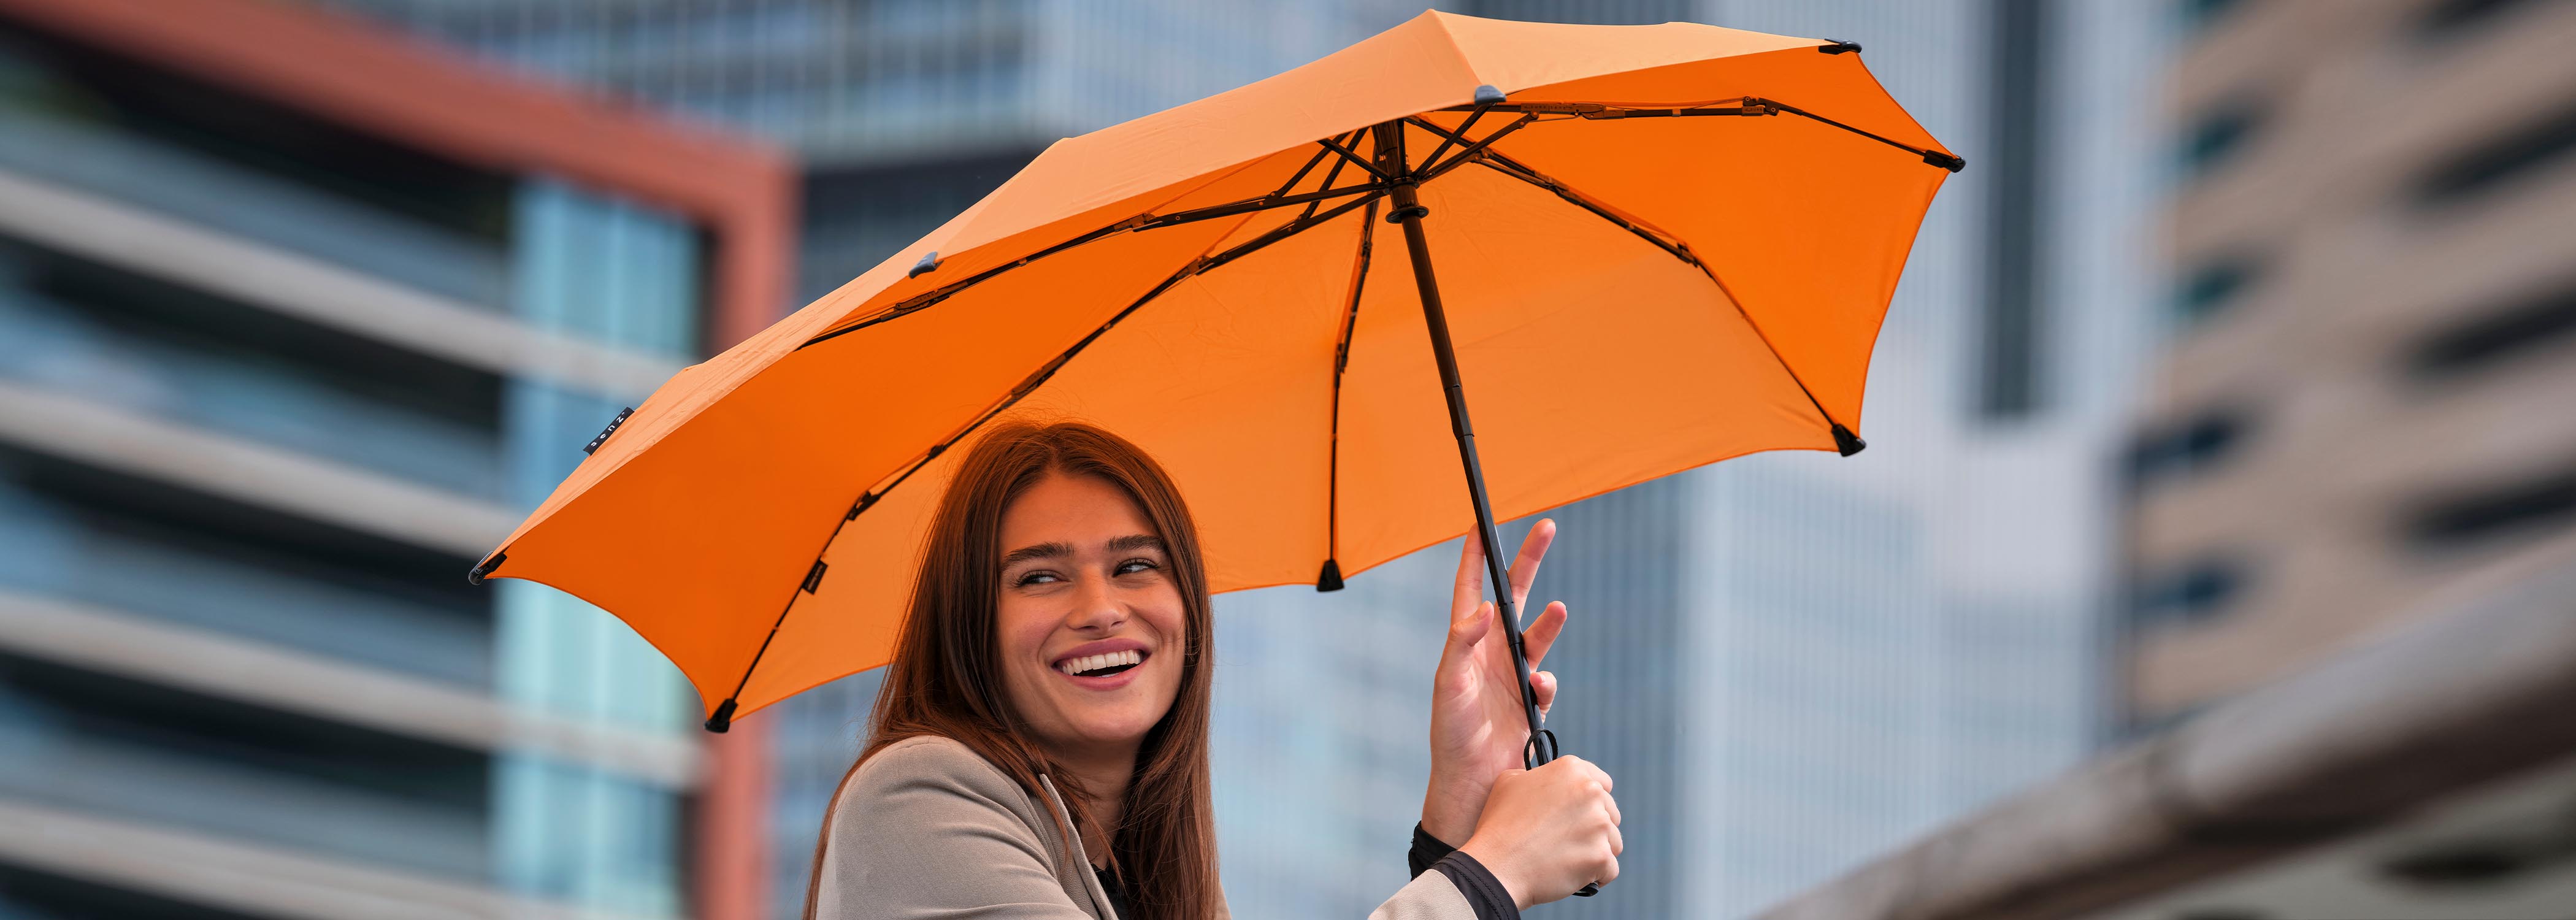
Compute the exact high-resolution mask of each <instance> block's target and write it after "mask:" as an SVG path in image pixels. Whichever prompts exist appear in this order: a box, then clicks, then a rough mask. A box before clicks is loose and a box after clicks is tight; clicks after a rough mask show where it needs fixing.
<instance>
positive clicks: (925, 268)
mask: <svg viewBox="0 0 2576 920" xmlns="http://www.w3.org/2000/svg"><path fill="white" fill-rule="evenodd" d="M938 269H939V253H938V252H937V251H935V250H934V251H931V252H925V253H922V254H921V261H919V262H915V263H912V270H911V271H908V272H905V273H904V274H903V276H904V277H906V278H919V277H921V276H923V275H927V274H930V273H931V272H933V271H937V270H938Z"/></svg>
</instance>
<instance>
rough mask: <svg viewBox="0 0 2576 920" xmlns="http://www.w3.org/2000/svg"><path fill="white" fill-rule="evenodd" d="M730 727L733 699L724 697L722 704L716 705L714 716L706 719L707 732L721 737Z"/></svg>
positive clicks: (731, 725)
mask: <svg viewBox="0 0 2576 920" xmlns="http://www.w3.org/2000/svg"><path fill="white" fill-rule="evenodd" d="M732 727H733V698H732V697H726V698H725V701H724V702H722V703H717V704H716V714H715V715H711V716H708V717H707V730H708V731H711V732H714V733H716V734H719V735H721V734H724V733H725V730H726V729H729V728H732Z"/></svg>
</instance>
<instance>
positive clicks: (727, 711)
mask: <svg viewBox="0 0 2576 920" xmlns="http://www.w3.org/2000/svg"><path fill="white" fill-rule="evenodd" d="M1385 195H1386V192H1385V191H1384V190H1379V191H1375V192H1372V193H1370V194H1368V195H1364V196H1362V197H1360V198H1358V199H1356V200H1352V201H1346V202H1343V203H1341V204H1339V205H1336V206H1334V207H1333V208H1332V209H1330V210H1327V211H1324V212H1322V213H1320V214H1316V215H1315V216H1313V217H1308V218H1300V219H1298V220H1294V221H1290V222H1288V223H1285V224H1281V225H1279V226H1277V227H1274V228H1271V229H1270V230H1269V231H1268V232H1266V233H1263V234H1262V235H1260V236H1257V237H1253V238H1252V239H1249V240H1246V241H1244V242H1242V243H1240V244H1237V245H1236V246H1235V247H1234V248H1231V249H1227V250H1225V251H1224V252H1220V253H1217V254H1215V255H1202V256H1200V257H1198V258H1196V259H1193V260H1191V261H1190V263H1189V264H1187V265H1184V266H1181V268H1180V270H1179V271H1176V272H1173V273H1172V275H1171V277H1168V278H1165V279H1163V281H1162V283H1160V284H1156V285H1154V287H1153V288H1152V289H1151V290H1148V291H1146V292H1145V293H1144V295H1143V296H1140V297H1138V298H1136V300H1135V301H1134V302H1132V303H1129V304H1128V305H1127V306H1126V308H1125V309H1122V310H1119V311H1118V312H1117V313H1116V314H1115V315H1112V316H1110V317H1109V319H1107V320H1106V321H1103V322H1102V323H1101V324H1100V325H1099V326H1098V327H1097V328H1094V329H1092V330H1091V334H1089V335H1085V336H1083V337H1082V339H1081V340H1080V341H1077V342H1075V343H1073V345H1072V347H1069V348H1066V349H1065V350H1064V352H1063V353H1061V354H1058V355H1056V356H1055V358H1054V359H1053V360H1050V361H1048V362H1047V363H1046V364H1045V365H1043V366H1041V367H1039V368H1038V369H1037V370H1035V371H1032V372H1030V374H1029V375H1028V376H1027V377H1025V378H1022V379H1021V380H1020V382H1019V384H1018V385H1016V386H1013V387H1011V391H1010V392H1009V393H1007V394H1004V395H1003V397H1002V398H1001V399H1000V400H998V401H996V402H995V403H994V404H993V406H992V407H991V408H989V409H986V410H984V413H983V414H982V415H978V416H976V417H975V419H974V420H973V421H970V422H967V423H966V425H965V426H964V427H962V428H959V429H957V431H956V432H954V433H952V434H950V435H949V436H948V437H947V438H946V439H943V440H941V441H940V442H939V443H937V444H933V445H931V446H930V449H929V450H926V451H923V452H922V454H921V456H920V457H918V458H916V459H914V460H913V462H912V465H911V466H909V467H906V468H905V469H904V471H903V472H902V473H901V474H899V475H897V476H895V477H894V480H893V481H891V482H888V483H886V484H885V486H884V487H883V488H876V489H869V490H867V491H865V492H861V493H859V498H858V500H857V501H855V502H852V503H851V504H850V510H849V512H848V513H846V514H843V515H841V521H840V523H838V524H834V525H832V534H831V536H828V537H825V538H824V540H823V546H822V548H821V549H818V550H816V551H815V552H814V562H815V564H817V565H820V564H821V563H822V561H823V557H824V556H826V555H830V554H831V552H832V543H833V542H834V541H837V540H839V539H840V538H841V530H842V528H845V527H848V526H849V524H850V522H851V521H854V520H857V519H858V517H859V513H860V512H863V511H866V510H868V508H869V507H870V506H872V505H875V504H876V503H877V501H878V500H879V499H882V498H884V497H885V496H886V493H887V492H890V491H893V489H894V487H896V486H899V485H902V484H903V482H904V480H907V479H911V478H912V474H914V473H917V472H920V471H921V469H922V468H923V467H926V466H929V465H930V461H932V460H936V459H938V458H939V455H940V454H943V453H946V452H947V451H948V448H950V447H952V446H954V445H956V443H957V442H958V441H961V440H964V439H965V437H966V436H967V435H969V434H973V433H974V432H975V430H976V429H978V428H982V427H983V426H984V423H985V422H989V421H992V420H993V418H994V417H995V416H998V415H1000V414H1002V413H1003V412H1004V411H1007V410H1009V409H1010V408H1011V407H1012V406H1014V405H1018V404H1019V401H1020V400H1022V399H1025V398H1027V397H1028V395H1029V394H1030V393H1034V392H1037V389H1038V387H1041V386H1044V385H1046V382H1047V380H1048V379H1050V378H1053V377H1054V376H1055V372H1056V371H1058V370H1060V369H1062V368H1063V367H1064V365H1065V363H1066V362H1069V361H1072V360H1073V357H1074V356H1075V355H1078V354H1081V353H1082V351H1083V349H1085V348H1089V347H1090V346H1091V343H1092V342H1094V341H1097V340H1099V338H1100V337H1101V336H1102V335H1104V334H1107V333H1108V332H1109V330H1110V328H1111V327H1114V326H1116V325H1118V322H1119V321H1120V320H1124V319H1126V318H1127V317H1128V315H1129V314H1132V313H1134V312H1136V311H1137V310H1138V309H1140V308H1142V307H1144V306H1145V305H1146V304H1148V303H1152V302H1153V301H1154V299H1155V298H1157V297H1161V296H1163V294H1164V292H1166V291H1169V290H1171V289H1172V287H1173V286H1174V285H1177V284H1180V283H1181V282H1183V281H1187V280H1189V279H1190V278H1192V277H1195V276H1198V275H1200V274H1204V273H1206V272H1208V271H1211V270H1214V269H1216V268H1217V267H1219V266H1222V265H1225V264H1226V263H1229V262H1232V261H1234V260H1236V259H1240V258H1242V257H1244V256H1248V255H1251V254H1253V253H1255V252H1259V251H1261V250H1262V249H1263V248H1266V247H1268V246H1269V245H1270V244H1272V243H1276V242H1279V241H1280V240H1284V239H1287V238H1289V237H1292V236H1296V235H1297V234H1299V233H1303V232H1305V231H1307V230H1309V229H1311V228H1314V227H1316V226H1319V225H1322V224H1324V223H1327V222H1330V221H1331V220H1332V219H1333V218H1336V217H1340V216H1342V215H1344V214H1348V213H1350V212H1351V211H1352V210H1353V209H1355V208H1358V207H1360V206H1361V205H1367V204H1374V203H1375V202H1376V201H1377V200H1378V199H1379V198H1381V197H1384V196H1385ZM1246 219H1247V220H1249V219H1250V218H1246ZM1221 239H1222V238H1220V240H1221ZM812 571H813V568H812V567H810V566H809V567H808V568H807V572H809V573H811V572H812ZM811 579H812V576H811V575H810V574H809V575H808V576H807V579H806V581H804V582H800V583H799V585H798V586H797V588H796V589H795V590H793V591H790V592H788V595H787V606H785V607H783V608H781V609H780V610H779V611H778V619H777V620H776V621H774V622H772V623H770V624H769V635H767V636H766V637H763V638H762V639H761V640H760V649H759V650H758V651H755V652H753V653H752V655H751V663H750V664H748V665H745V666H744V667H743V669H742V678H741V679H740V680H737V681H735V682H734V686H733V692H732V693H730V694H727V695H726V696H725V698H724V702H722V703H720V704H718V705H717V706H716V714H715V715H713V716H710V717H708V719H707V726H706V727H707V730H709V731H719V732H720V731H723V730H725V727H726V726H728V725H730V724H731V722H732V718H733V713H734V709H735V707H736V705H738V703H739V701H740V700H741V698H742V690H743V688H744V687H748V686H750V685H751V675H752V672H754V671H756V670H759V668H760V660H761V658H763V657H765V656H767V655H768V654H769V644H770V642H771V641H773V640H775V639H777V638H778V630H779V628H780V627H782V626H785V625H787V615H788V614H789V613H791V612H793V611H795V609H796V597H797V595H799V594H802V593H805V588H804V585H805V584H809V583H811Z"/></svg>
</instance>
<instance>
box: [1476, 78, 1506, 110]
mask: <svg viewBox="0 0 2576 920" xmlns="http://www.w3.org/2000/svg"><path fill="white" fill-rule="evenodd" d="M1502 102H1503V91H1502V90H1499V89H1495V88H1494V85H1493V84H1491V83H1487V84H1485V85H1483V86H1479V87H1476V104H1477V105H1501V104H1502Z"/></svg>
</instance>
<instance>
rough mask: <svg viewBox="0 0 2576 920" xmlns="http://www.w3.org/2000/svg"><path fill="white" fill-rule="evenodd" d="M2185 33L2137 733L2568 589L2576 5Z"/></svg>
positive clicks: (2230, 19)
mask: <svg viewBox="0 0 2576 920" xmlns="http://www.w3.org/2000/svg"><path fill="white" fill-rule="evenodd" d="M2188 8H2189V9H2190V10H2191V12H2192V17H2193V18H2192V21H2191V22H2190V23H2188V24H2187V28H2189V29H2190V30H2191V32H2190V35H2189V37H2188V39H2187V46H2186V47H2185V48H2184V49H2183V51H2182V54H2181V55H2180V57H2179V58H2178V59H2177V60H2176V61H2175V63H2174V65H2173V72H2172V83H2171V92H2172V94H2173V95H2172V98H2171V100H2170V110H2169V111H2170V117H2171V118H2172V124H2171V128H2170V130H2171V136H2172V138H2173V140H2172V149H2173V150H2174V153H2173V157H2174V165H2173V167H2172V171H2173V172H2174V173H2176V175H2175V176H2174V178H2173V189H2172V193H2171V202H2170V206H2169V212H2168V213H2169V218H2168V219H2169V220H2170V223H2171V227H2170V233H2171V244H2170V246H2171V250H2172V252H2171V257H2172V259H2173V273H2174V277H2175V278H2177V279H2178V281H2177V284H2176V290H2175V293H2174V295H2173V299H2172V301H2171V308H2170V319H2169V320H2168V321H2167V323H2166V326H2167V327H2168V330H2169V331H2168V332H2167V335H2168V336H2169V339H2170V344H2169V347H2168V351H2167V353H2166V354H2165V356H2164V357H2163V359H2162V362H2161V363H2162V366H2161V368H2160V372H2159V373H2158V374H2157V378H2156V382H2155V384H2154V386H2153V389H2152V392H2151V398H2150V400H2149V405H2148V406H2147V411H2146V412H2145V414H2144V417H2143V420H2142V424H2141V427H2140V431H2139V434H2138V436H2137V442H2136V446H2135V449H2134V451H2133V452H2132V454H2131V457H2130V460H2129V470H2130V472H2129V476H2130V479H2131V486H2130V491H2131V496H2132V497H2131V501H2132V502H2133V503H2134V507H2133V510H2132V512H2131V514H2132V517H2133V524H2132V527H2131V533H2130V534H2129V540H2130V543H2131V547H2132V548H2131V552H2130V554H2129V555H2130V558H2129V564H2130V565H2131V566H2132V567H2133V569H2134V577H2135V582H2134V587H2133V589H2132V590H2133V596H2132V599H2131V602H2130V604H2131V616H2132V627H2131V630H2132V633H2133V641H2132V642H2131V644H2130V654H2129V657H2128V665H2127V668H2128V672H2129V679H2128V687H2127V693H2126V697H2127V705H2128V709H2129V712H2130V714H2131V718H2132V719H2134V720H2136V721H2137V722H2139V723H2140V724H2142V725H2155V724H2161V723H2166V722H2170V721H2172V720H2175V719H2177V718H2180V717H2183V716H2186V715H2188V714H2190V713H2192V712H2194V711H2196V710H2197V709H2199V708H2200V707H2203V706H2206V705H2208V704H2210V703H2212V702H2214V701H2217V700H2220V699H2224V698H2226V697H2228V696H2231V695H2234V694H2238V693H2241V692H2244V691H2246V690H2248V689H2251V688H2253V687H2255V686H2257V685H2260V684H2262V683H2265V682H2267V681H2269V680H2271V679H2273V678H2274V677H2276V676H2278V675H2280V674H2282V673H2285V672H2287V671H2289V670H2292V669H2296V668H2299V667H2302V666H2304V665H2306V664H2308V663H2310V662H2312V661H2314V660H2316V659H2318V658H2320V657H2322V656H2325V655H2329V654H2332V653H2333V652H2335V651H2336V650H2338V649H2340V648H2342V647H2345V646H2348V645H2350V644H2351V643H2352V642H2354V641H2356V640H2359V639H2361V638H2363V637H2365V636H2368V635H2371V634H2373V633H2377V632H2382V631H2385V630H2386V629H2388V628H2390V627H2392V626H2394V625H2397V624H2398V621H2400V620H2403V619H2404V618H2405V613H2404V612H2405V611H2408V610H2416V609H2430V608H2427V607H2426V604H2427V603H2428V602H2431V601H2434V600H2437V599H2438V598H2439V595H2441V594H2443V593H2445V592H2451V593H2457V592H2459V591H2461V590H2467V589H2470V588H2475V589H2478V590H2496V589H2499V588H2500V587H2501V581H2510V580H2511V579H2513V578H2516V577H2522V576H2520V575H2516V574H2514V573H2530V572H2536V571H2542V570H2544V569H2545V565H2542V563H2546V562H2549V561H2553V560H2554V561H2564V560H2571V559H2576V412H2570V411H2568V409H2567V403H2568V401H2569V400H2570V399H2576V60H2571V59H2570V56H2569V55H2568V54H2566V53H2565V49H2566V48H2568V47H2570V46H2571V44H2576V4H2571V3H2564V2H2546V0H2535V2H2506V0H2381V2H2369V3H2341V2H2295V3H2236V4H2230V3H2196V4H2190V5H2189V7H2188ZM2436 606H2437V607H2438V605H2436Z"/></svg>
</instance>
